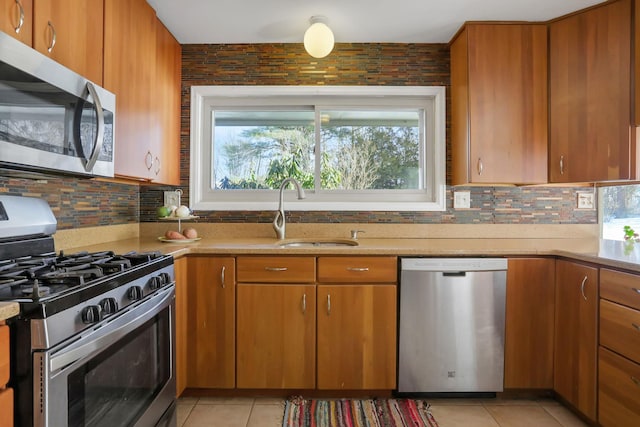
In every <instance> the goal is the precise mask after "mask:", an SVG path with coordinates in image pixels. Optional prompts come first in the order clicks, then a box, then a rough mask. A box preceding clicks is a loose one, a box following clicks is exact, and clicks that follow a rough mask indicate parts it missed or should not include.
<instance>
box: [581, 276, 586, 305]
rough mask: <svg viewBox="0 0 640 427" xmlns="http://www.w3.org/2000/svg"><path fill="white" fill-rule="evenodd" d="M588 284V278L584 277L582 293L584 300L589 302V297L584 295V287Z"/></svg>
mask: <svg viewBox="0 0 640 427" xmlns="http://www.w3.org/2000/svg"><path fill="white" fill-rule="evenodd" d="M586 284H587V276H584V279H582V284H581V285H580V292H582V298H584V300H585V301H586V300H587V296H586V295H585V294H584V285H586Z"/></svg>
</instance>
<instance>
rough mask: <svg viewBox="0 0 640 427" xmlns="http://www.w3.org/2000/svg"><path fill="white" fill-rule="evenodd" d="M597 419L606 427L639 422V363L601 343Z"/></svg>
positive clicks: (630, 426) (631, 424) (626, 426)
mask: <svg viewBox="0 0 640 427" xmlns="http://www.w3.org/2000/svg"><path fill="white" fill-rule="evenodd" d="M598 368H599V370H598V371H599V372H598V422H599V423H600V425H602V426H604V427H609V426H611V427H632V426H637V425H638V424H639V423H640V393H639V392H638V387H639V386H640V364H637V363H634V362H632V361H630V360H629V359H626V358H624V357H622V356H619V355H617V354H616V353H614V352H612V351H609V350H607V349H605V348H604V347H600V352H599V360H598Z"/></svg>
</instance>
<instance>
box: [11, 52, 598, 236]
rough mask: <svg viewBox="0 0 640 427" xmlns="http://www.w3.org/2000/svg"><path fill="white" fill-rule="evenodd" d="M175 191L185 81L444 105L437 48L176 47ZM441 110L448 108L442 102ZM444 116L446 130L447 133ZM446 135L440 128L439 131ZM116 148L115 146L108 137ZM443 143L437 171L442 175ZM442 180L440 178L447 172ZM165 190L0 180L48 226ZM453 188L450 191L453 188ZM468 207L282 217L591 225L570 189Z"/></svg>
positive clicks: (215, 217) (115, 209) (184, 171)
mask: <svg viewBox="0 0 640 427" xmlns="http://www.w3.org/2000/svg"><path fill="white" fill-rule="evenodd" d="M182 61H183V67H182V88H181V95H182V115H181V156H180V164H181V168H180V169H181V188H182V189H183V190H184V191H185V194H184V196H183V200H184V202H185V203H186V204H188V189H189V143H190V142H189V108H190V105H189V101H190V87H191V86H192V85H319V84H327V85H396V86H403V85H417V86H419V85H444V86H446V87H447V105H449V48H448V46H447V45H446V44H390V43H383V44H347V43H338V44H336V47H335V49H334V51H333V52H332V53H331V54H330V55H329V56H328V57H326V58H323V59H313V58H311V57H310V56H308V55H307V54H306V52H305V51H304V48H303V47H302V44H257V45H248V44H240V45H184V46H183V52H182ZM447 111H449V108H447ZM449 122H450V119H449V114H447V130H448V129H449V127H450V126H449ZM448 133H449V132H447V134H448ZM116 144H117V142H116ZM449 145H450V144H449V141H447V166H448V167H447V171H450V167H449V166H450V152H451V150H450V149H449ZM447 182H450V179H449V175H448V179H447ZM165 189H173V187H158V186H153V185H140V186H139V185H137V184H131V185H128V184H121V183H114V182H108V181H102V180H95V179H92V180H87V179H76V178H66V177H64V178H51V179H47V180H44V181H37V180H28V179H18V178H6V177H0V193H2V194H11V195H24V196H34V197H42V198H44V199H46V200H47V201H48V202H49V204H50V205H51V207H52V208H53V211H54V214H55V215H56V218H57V219H58V229H61V230H62V229H72V228H79V227H91V226H100V225H116V224H128V223H136V222H138V221H142V222H150V221H155V220H156V218H155V211H156V208H157V207H158V206H159V205H161V204H162V200H163V196H162V191H163V190H165ZM457 189H458V187H457ZM464 189H465V190H468V191H470V192H471V209H468V210H467V209H463V210H460V209H458V210H454V209H452V208H451V187H450V188H448V190H447V200H448V208H447V210H446V211H445V212H339V211H336V212H319V211H313V212H295V211H294V212H288V214H287V217H288V221H290V222H305V223H308V222H310V223H313V222H322V223H337V222H354V223H379V224H382V223H389V224H400V223H420V224H422V223H424V224H428V223H449V224H469V223H479V224H489V223H510V224H513V223H523V224H536V223H543V224H555V223H567V224H568V223H575V224H593V223H596V222H597V213H596V211H591V210H589V211H586V210H576V209H574V206H575V200H576V195H575V192H576V191H577V190H584V188H583V187H582V188H573V187H567V188H565V187H465V188H464ZM197 214H198V215H200V216H201V217H202V219H201V220H200V221H205V222H233V223H241V222H253V223H267V222H271V221H272V220H273V212H270V211H256V212H244V211H214V212H197Z"/></svg>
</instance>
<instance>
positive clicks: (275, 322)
mask: <svg viewBox="0 0 640 427" xmlns="http://www.w3.org/2000/svg"><path fill="white" fill-rule="evenodd" d="M315 295H316V287H315V285H314V284H245V283H239V284H238V289H237V303H238V309H237V348H238V351H237V387H238V388H252V389H253V388H255V389H266V388H268V389H312V388H315V386H316V383H315V370H316V364H315V356H316V350H315V349H316V320H315V319H316V304H315Z"/></svg>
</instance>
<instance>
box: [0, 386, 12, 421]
mask: <svg viewBox="0 0 640 427" xmlns="http://www.w3.org/2000/svg"><path fill="white" fill-rule="evenodd" d="M0 414H2V416H0V427H13V389H10V388H5V389H0Z"/></svg>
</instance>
